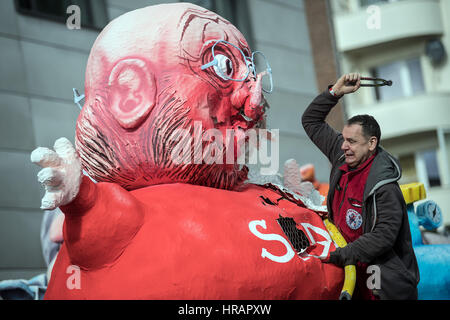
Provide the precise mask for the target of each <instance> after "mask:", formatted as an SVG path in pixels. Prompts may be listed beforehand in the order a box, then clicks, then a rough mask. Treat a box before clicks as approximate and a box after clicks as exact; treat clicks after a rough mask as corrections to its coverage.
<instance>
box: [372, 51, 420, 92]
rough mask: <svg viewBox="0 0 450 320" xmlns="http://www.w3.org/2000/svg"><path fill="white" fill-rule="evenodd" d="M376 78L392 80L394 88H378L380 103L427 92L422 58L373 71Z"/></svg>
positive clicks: (402, 61)
mask: <svg viewBox="0 0 450 320" xmlns="http://www.w3.org/2000/svg"><path fill="white" fill-rule="evenodd" d="M372 74H373V75H374V76H375V77H379V78H383V79H387V80H392V82H393V85H392V87H376V88H375V94H376V98H377V100H378V101H387V100H392V99H396V98H401V97H410V96H413V95H417V94H420V93H422V92H424V91H425V86H424V83H423V76H422V68H421V64H420V58H414V59H409V60H401V61H396V62H393V63H389V64H385V65H381V66H378V67H375V68H373V69H372Z"/></svg>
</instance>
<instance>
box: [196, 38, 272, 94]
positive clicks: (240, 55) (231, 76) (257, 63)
mask: <svg viewBox="0 0 450 320" xmlns="http://www.w3.org/2000/svg"><path fill="white" fill-rule="evenodd" d="M210 42H214V45H213V46H212V47H211V52H212V57H213V60H212V61H211V62H208V63H206V64H204V65H202V66H201V69H202V70H205V69H207V68H210V67H213V69H214V71H215V72H216V74H217V75H218V76H219V77H221V78H222V79H224V80H231V81H245V80H246V79H247V78H248V76H249V74H250V72H251V73H252V75H253V76H254V77H256V76H257V75H258V74H261V75H262V80H261V81H262V89H263V91H264V92H266V93H271V92H272V91H273V80H272V69H271V68H270V65H269V61H268V60H267V58H266V56H265V55H264V54H263V53H262V52H261V51H255V52H253V54H252V56H251V57H248V56H246V55H245V54H244V52H243V51H242V50H241V49H240V48H239V47H237V46H236V45H234V44H232V43H230V42H228V41H225V40H211V41H208V42H207V43H206V44H208V43H210ZM219 49H220V50H219ZM219 52H220V53H219ZM227 53H228V54H233V55H234V56H235V58H237V59H242V61H243V62H244V63H245V67H246V69H245V72H243V73H242V72H238V71H239V70H237V69H238V66H233V62H232V60H231V59H230V58H229V57H227V56H226V54H227Z"/></svg>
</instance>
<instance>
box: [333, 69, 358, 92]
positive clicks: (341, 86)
mask: <svg viewBox="0 0 450 320" xmlns="http://www.w3.org/2000/svg"><path fill="white" fill-rule="evenodd" d="M360 87H361V75H360V74H359V73H347V74H344V75H343V76H342V77H340V78H339V79H338V81H336V83H335V84H334V86H333V88H332V89H333V91H334V93H335V94H336V95H337V96H343V95H344V94H347V93H353V92H355V91H357V90H358V89H359V88H360Z"/></svg>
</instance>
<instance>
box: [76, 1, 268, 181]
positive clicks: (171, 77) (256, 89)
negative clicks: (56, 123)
mask: <svg viewBox="0 0 450 320" xmlns="http://www.w3.org/2000/svg"><path fill="white" fill-rule="evenodd" d="M180 8H181V9H180ZM168 11H169V10H167V9H163V8H161V7H159V6H153V7H148V8H145V9H143V10H137V11H136V12H134V11H133V12H130V13H127V14H126V15H124V16H122V17H119V18H118V19H116V20H115V21H113V22H112V23H111V24H110V25H108V26H107V27H106V28H105V30H104V31H103V32H102V33H101V34H100V36H99V38H98V39H97V41H96V43H95V44H94V47H93V48H92V50H91V55H90V57H89V61H88V66H87V71H86V88H85V89H86V90H85V91H86V103H85V106H84V107H83V111H82V113H81V115H80V117H79V120H78V123H77V136H76V137H77V138H76V144H77V148H78V151H79V153H80V156H81V158H82V162H83V166H84V169H85V170H86V171H87V172H88V173H89V174H90V175H91V176H92V177H93V178H94V179H96V180H98V181H111V182H116V183H119V184H120V185H122V186H123V187H125V188H127V189H135V188H139V187H143V186H147V185H152V184H158V183H171V182H185V183H193V184H200V185H207V186H212V187H218V188H226V189H231V188H233V187H234V186H236V185H237V184H238V183H239V182H241V181H242V179H244V178H245V173H246V171H245V170H240V169H239V166H238V165H237V164H233V165H229V164H228V165H225V164H218V163H210V164H205V163H203V162H202V163H198V162H195V161H194V159H196V158H198V153H199V152H200V153H201V152H202V151H204V148H205V147H206V146H207V145H208V144H210V143H211V142H210V141H203V142H201V145H200V146H201V147H200V148H197V147H196V146H195V145H194V140H195V139H196V137H194V135H195V132H194V131H195V130H194V127H195V125H197V128H198V127H199V126H198V125H199V124H200V126H201V129H202V130H203V131H206V130H208V129H217V130H218V132H221V133H222V135H223V137H224V142H223V148H224V149H226V148H227V143H226V142H225V137H226V134H227V133H226V131H227V129H228V130H230V129H234V130H237V129H238V128H242V129H244V130H245V129H248V128H252V127H254V126H255V125H257V124H258V123H259V122H260V121H261V120H262V117H263V111H262V105H261V104H262V94H261V81H260V77H259V76H258V77H255V76H254V75H253V74H252V73H251V72H250V73H249V76H248V77H247V78H246V79H245V81H232V80H227V79H226V78H224V77H223V76H221V73H220V72H218V69H217V68H222V69H221V70H222V72H224V73H226V74H227V75H229V76H230V77H231V78H234V79H242V78H243V76H244V75H245V74H246V73H247V70H248V69H247V65H246V62H245V60H244V58H243V57H242V53H241V52H240V51H239V50H237V49H236V48H235V47H234V46H236V47H238V48H239V49H241V51H242V52H243V53H244V54H245V55H246V56H251V52H250V49H249V47H248V44H247V42H246V41H245V39H244V37H243V36H242V34H241V33H240V32H239V31H238V30H237V29H236V28H235V27H234V26H233V25H232V24H231V23H229V22H228V21H226V20H225V19H223V18H221V17H219V16H218V15H216V14H215V13H212V12H210V11H208V10H205V9H203V8H200V7H198V6H194V5H191V4H184V5H180V4H178V6H177V10H170V11H169V12H168ZM212 40H225V41H228V42H230V43H232V44H233V45H234V46H231V45H225V44H222V43H221V44H218V45H216V46H215V48H214V50H215V55H216V57H217V56H218V55H219V57H220V58H221V59H222V60H221V64H220V65H219V66H217V67H216V68H214V67H209V68H206V69H204V70H202V69H201V67H202V65H205V64H207V63H208V62H210V61H212V60H213V56H212V50H211V48H212V46H213V45H214V43H215V42H214V41H212ZM179 129H185V130H186V131H188V132H190V134H191V138H192V140H189V139H188V138H189V137H182V136H180V135H179V134H178V133H177V132H178V131H177V130H179ZM199 134H200V139H201V133H197V135H199ZM174 137H175V138H177V139H174ZM180 139H181V140H180ZM183 139H184V140H183ZM197 139H198V137H197ZM180 141H184V142H183V143H184V145H186V146H191V145H192V148H190V152H189V155H190V158H191V160H192V161H191V163H186V162H184V163H183V164H178V163H176V162H174V161H173V157H172V151H173V150H174V148H176V147H177V146H179V143H180ZM228 145H229V144H228ZM200 149H201V150H200ZM236 156H237V153H235V154H234V160H236ZM194 162H195V163H194Z"/></svg>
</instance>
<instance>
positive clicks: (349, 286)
mask: <svg viewBox="0 0 450 320" xmlns="http://www.w3.org/2000/svg"><path fill="white" fill-rule="evenodd" d="M323 222H324V223H325V227H326V228H327V230H328V233H329V234H330V236H331V239H333V241H334V242H335V243H336V244H337V245H338V246H339V247H340V248H343V247H345V246H346V245H347V241H345V239H344V237H343V236H342V234H341V233H340V232H339V230H338V228H336V226H335V225H334V224H332V223H331V221H330V220H328V219H325V220H324V221H323ZM344 271H345V279H344V286H343V287H342V291H341V295H340V296H339V299H340V300H343V299H346V300H350V299H351V298H352V296H353V291H354V290H355V283H356V267H355V266H354V265H349V266H345V268H344Z"/></svg>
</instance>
